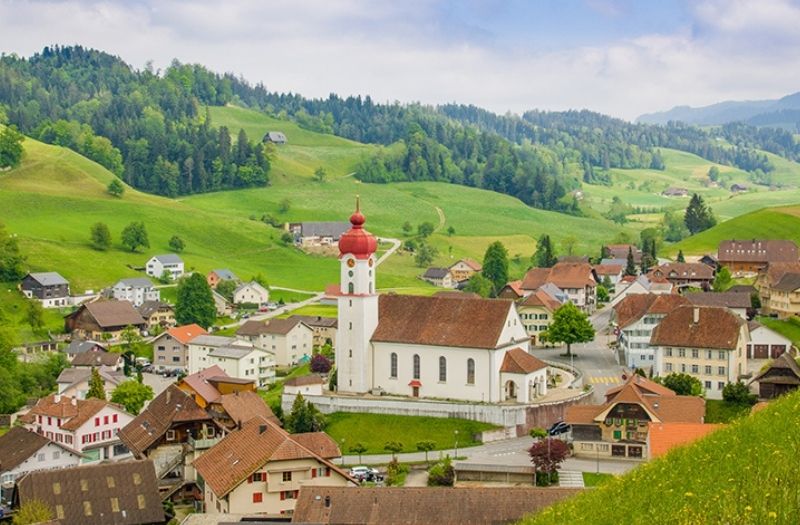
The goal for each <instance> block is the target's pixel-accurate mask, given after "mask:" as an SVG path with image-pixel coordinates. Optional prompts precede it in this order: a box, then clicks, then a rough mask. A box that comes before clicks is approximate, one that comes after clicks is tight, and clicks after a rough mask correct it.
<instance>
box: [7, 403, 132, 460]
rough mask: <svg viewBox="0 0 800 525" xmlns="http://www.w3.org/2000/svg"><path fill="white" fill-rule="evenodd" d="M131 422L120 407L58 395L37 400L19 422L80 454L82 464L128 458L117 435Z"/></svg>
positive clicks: (129, 416)
mask: <svg viewBox="0 0 800 525" xmlns="http://www.w3.org/2000/svg"><path fill="white" fill-rule="evenodd" d="M132 419H133V416H132V415H130V414H129V413H127V412H126V411H125V410H124V409H123V408H122V407H120V406H119V405H115V404H113V403H109V402H107V401H103V400H100V399H94V398H91V399H77V398H74V397H67V396H62V395H60V394H51V395H49V396H46V397H43V398H41V399H39V401H38V402H37V403H36V405H34V407H33V408H31V410H30V411H29V412H28V413H27V414H25V415H24V416H22V417H21V418H20V420H21V421H22V423H23V424H24V425H25V428H27V429H28V430H31V431H33V432H36V433H38V434H41V435H43V436H44V437H46V438H47V439H50V440H52V441H55V442H56V443H62V444H64V445H65V446H67V447H69V448H71V449H73V450H75V451H77V452H79V453H81V454H82V455H83V460H82V461H83V462H85V463H88V462H92V461H103V460H111V461H119V460H120V459H125V458H127V457H130V452H129V451H128V449H127V448H126V447H125V446H124V445H123V444H122V443H121V442H120V440H119V438H118V436H117V434H118V433H119V431H120V429H121V428H122V427H124V426H125V425H127V424H128V423H129V422H130V421H131V420H132Z"/></svg>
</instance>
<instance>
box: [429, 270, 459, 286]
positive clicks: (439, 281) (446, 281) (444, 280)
mask: <svg viewBox="0 0 800 525" xmlns="http://www.w3.org/2000/svg"><path fill="white" fill-rule="evenodd" d="M422 280H423V281H427V282H429V283H431V284H432V285H434V286H438V287H440V288H453V287H455V284H456V281H454V280H453V276H452V275H450V270H448V269H447V268H428V269H427V270H425V273H423V274H422Z"/></svg>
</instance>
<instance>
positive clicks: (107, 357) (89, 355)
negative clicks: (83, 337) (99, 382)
mask: <svg viewBox="0 0 800 525" xmlns="http://www.w3.org/2000/svg"><path fill="white" fill-rule="evenodd" d="M121 360H122V354H118V353H116V352H106V351H103V350H95V349H92V350H88V351H86V352H82V353H80V354H78V355H76V356H75V357H73V358H72V366H92V367H94V366H111V367H115V366H117V365H119V362H120V361H121Z"/></svg>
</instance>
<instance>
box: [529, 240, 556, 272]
mask: <svg viewBox="0 0 800 525" xmlns="http://www.w3.org/2000/svg"><path fill="white" fill-rule="evenodd" d="M557 261H558V259H557V258H556V254H555V249H554V248H553V241H552V240H551V239H550V236H549V235H547V234H546V233H545V234H542V236H541V237H539V240H538V241H537V242H536V253H534V254H533V265H534V266H536V267H537V268H550V267H551V266H553V265H554V264H555V263H556V262H557Z"/></svg>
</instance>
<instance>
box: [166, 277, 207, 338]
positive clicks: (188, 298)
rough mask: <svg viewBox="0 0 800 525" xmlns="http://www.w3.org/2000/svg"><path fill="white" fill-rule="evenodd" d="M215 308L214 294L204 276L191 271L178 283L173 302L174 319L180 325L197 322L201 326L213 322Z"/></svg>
mask: <svg viewBox="0 0 800 525" xmlns="http://www.w3.org/2000/svg"><path fill="white" fill-rule="evenodd" d="M216 318H217V308H216V306H215V305H214V296H213V295H212V294H211V287H210V286H208V283H207V282H206V279H205V277H203V276H202V275H200V274H199V273H193V274H192V275H190V276H189V277H187V278H186V279H183V280H181V282H180V283H179V284H178V299H177V301H176V302H175V320H176V321H177V322H178V324H180V325H185V324H192V323H197V324H199V325H200V326H202V327H205V328H207V327H209V326H211V325H213V324H214V320H215V319H216Z"/></svg>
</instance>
